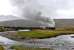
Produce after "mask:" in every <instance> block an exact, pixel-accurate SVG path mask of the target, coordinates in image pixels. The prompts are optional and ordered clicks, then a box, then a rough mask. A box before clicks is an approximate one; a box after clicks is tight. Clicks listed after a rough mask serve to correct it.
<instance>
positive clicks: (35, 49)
mask: <svg viewBox="0 0 74 50" xmlns="http://www.w3.org/2000/svg"><path fill="white" fill-rule="evenodd" d="M11 49H15V50H53V49H50V48H31V47H30V48H29V47H24V46H12V47H11Z"/></svg>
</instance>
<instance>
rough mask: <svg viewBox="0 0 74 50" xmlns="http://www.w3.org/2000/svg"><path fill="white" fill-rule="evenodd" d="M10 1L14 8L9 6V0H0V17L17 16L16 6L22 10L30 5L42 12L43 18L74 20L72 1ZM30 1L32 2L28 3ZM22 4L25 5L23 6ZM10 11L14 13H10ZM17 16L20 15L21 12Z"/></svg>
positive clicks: (73, 1) (73, 2)
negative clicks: (3, 15)
mask: <svg viewBox="0 0 74 50" xmlns="http://www.w3.org/2000/svg"><path fill="white" fill-rule="evenodd" d="M10 1H11V2H12V3H13V4H14V5H15V6H14V8H13V7H12V6H11V5H10V3H11V2H10V3H9V0H0V15H1V14H5V15H7V14H14V15H15V16H17V14H16V13H18V9H17V7H16V5H17V4H18V5H19V6H18V7H20V6H21V8H22V9H23V7H24V6H25V5H30V4H31V6H32V5H33V6H35V7H36V8H38V9H40V10H41V11H42V14H43V15H45V16H51V17H53V18H59V19H60V18H74V0H24V1H25V2H23V0H10ZM28 1H29V2H28ZM30 1H32V2H31V3H30ZM15 2H17V4H15ZM21 3H22V4H21ZM24 3H25V5H23V4H24ZM27 3H30V4H27ZM30 8H32V7H30ZM36 8H35V9H36ZM26 9H27V8H26ZM26 9H25V10H26ZM14 10H15V11H14ZM11 11H14V12H13V13H12V12H11ZM19 11H20V10H19ZM38 11H39V10H38ZM25 12H26V11H25ZM25 12H24V13H25ZM18 14H19V15H20V14H21V11H20V12H19V13H18ZM19 15H18V16H19Z"/></svg>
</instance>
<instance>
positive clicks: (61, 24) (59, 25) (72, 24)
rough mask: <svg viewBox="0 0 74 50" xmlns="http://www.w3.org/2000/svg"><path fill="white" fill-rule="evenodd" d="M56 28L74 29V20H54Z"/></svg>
mask: <svg viewBox="0 0 74 50" xmlns="http://www.w3.org/2000/svg"><path fill="white" fill-rule="evenodd" d="M54 20H55V23H56V24H55V25H56V28H62V27H74V19H54Z"/></svg>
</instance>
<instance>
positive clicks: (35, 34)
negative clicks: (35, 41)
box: [16, 29, 74, 39]
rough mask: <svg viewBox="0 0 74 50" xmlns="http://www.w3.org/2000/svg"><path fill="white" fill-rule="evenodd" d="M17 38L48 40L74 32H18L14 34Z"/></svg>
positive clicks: (73, 32)
mask: <svg viewBox="0 0 74 50" xmlns="http://www.w3.org/2000/svg"><path fill="white" fill-rule="evenodd" d="M16 34H17V35H18V36H20V37H23V38H40V39H42V38H50V37H55V36H59V35H67V34H74V31H71V30H70V31H67V30H60V29H59V30H32V31H27V32H25V31H18V32H17V33H16Z"/></svg>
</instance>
